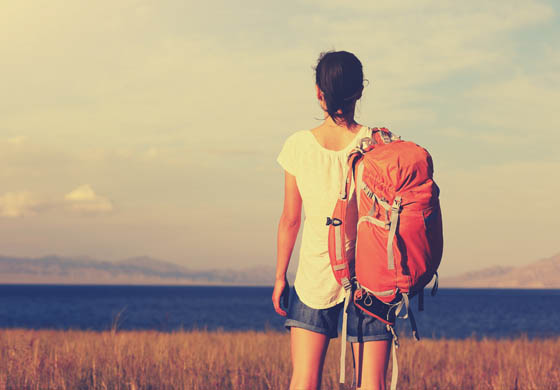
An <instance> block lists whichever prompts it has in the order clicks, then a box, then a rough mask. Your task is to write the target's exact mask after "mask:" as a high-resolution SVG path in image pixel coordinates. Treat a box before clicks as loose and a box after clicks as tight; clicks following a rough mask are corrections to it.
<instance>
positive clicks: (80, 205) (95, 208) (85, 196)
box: [64, 184, 113, 214]
mask: <svg viewBox="0 0 560 390" xmlns="http://www.w3.org/2000/svg"><path fill="white" fill-rule="evenodd" d="M64 202H65V205H66V208H67V209H68V210H70V211H72V212H77V213H79V214H100V213H109V212H111V211H113V203H112V202H111V201H110V200H109V199H108V198H105V197H103V196H99V195H97V194H96V193H95V192H94V191H93V189H92V188H91V186H90V185H89V184H84V185H81V186H79V187H77V188H76V189H74V190H72V191H71V192H69V193H68V194H66V195H64Z"/></svg>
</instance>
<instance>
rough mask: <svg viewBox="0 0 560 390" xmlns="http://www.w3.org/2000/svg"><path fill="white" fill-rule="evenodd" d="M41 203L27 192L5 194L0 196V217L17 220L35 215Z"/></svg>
mask: <svg viewBox="0 0 560 390" xmlns="http://www.w3.org/2000/svg"><path fill="white" fill-rule="evenodd" d="M42 205H43V203H42V202H41V201H40V200H38V199H37V197H36V196H35V195H33V194H32V193H31V192H29V191H22V192H7V193H5V194H4V195H3V196H0V217H7V218H17V217H24V216H29V215H35V214H37V212H38V211H39V210H40V209H41V208H42Z"/></svg>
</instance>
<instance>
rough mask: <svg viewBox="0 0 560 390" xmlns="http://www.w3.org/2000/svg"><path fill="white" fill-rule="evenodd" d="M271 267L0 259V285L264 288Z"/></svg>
mask: <svg viewBox="0 0 560 390" xmlns="http://www.w3.org/2000/svg"><path fill="white" fill-rule="evenodd" d="M274 271H275V270H274V267H273V266H260V267H250V268H244V269H235V270H233V269H220V270H203V271H200V270H191V269H189V268H186V267H183V266H181V265H178V264H173V263H170V262H167V261H163V260H158V259H154V258H151V257H147V256H142V257H131V258H128V259H124V260H120V261H101V260H95V259H92V258H89V257H80V258H66V257H60V256H54V255H53V256H44V257H39V258H23V257H7V256H0V283H10V284H13V283H47V284H51V283H53V284H54V283H56V284H168V285H189V284H225V285H267V286H271V285H272V284H273V283H274Z"/></svg>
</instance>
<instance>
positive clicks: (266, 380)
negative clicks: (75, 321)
mask: <svg viewBox="0 0 560 390" xmlns="http://www.w3.org/2000/svg"><path fill="white" fill-rule="evenodd" d="M338 353H339V341H338V340H336V341H335V342H333V343H332V344H331V348H330V350H329V354H328V357H327V361H326V365H325V374H324V378H323V389H336V388H338V384H337V379H338ZM0 354H1V356H0V390H4V389H14V390H25V389H49V390H54V389H67V390H80V389H104V390H121V389H122V390H139V389H151V390H165V389H199V390H201V389H204V390H206V389H232V390H233V389H235V390H240V389H250V390H258V389H286V388H287V386H288V382H289V375H290V358H289V335H288V333H284V332H274V331H267V332H206V331H184V332H175V333H161V332H156V331H107V332H88V331H72V330H71V331H53V330H40V331H34V330H23V329H5V330H0ZM398 354H399V368H400V376H399V377H400V378H399V389H430V390H432V389H446V390H447V389H461V390H467V389H473V390H474V389H476V390H484V389H535V390H545V389H550V390H553V389H559V388H560V338H555V339H543V340H528V339H526V338H520V339H514V340H502V341H496V340H475V339H469V340H463V341H457V340H427V339H426V340H422V341H420V342H415V341H412V340H408V339H402V338H401V347H400V348H399V350H398ZM351 364H352V363H351V357H349V359H348V364H347V369H348V374H350V370H351ZM350 378H351V376H350ZM347 388H348V389H350V385H348V387H347Z"/></svg>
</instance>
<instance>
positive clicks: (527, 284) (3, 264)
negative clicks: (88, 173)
mask: <svg viewBox="0 0 560 390" xmlns="http://www.w3.org/2000/svg"><path fill="white" fill-rule="evenodd" d="M288 279H289V280H290V281H293V279H294V278H293V275H292V274H290V275H289V276H288ZM273 282H274V266H273V265H271V266H258V267H250V268H243V269H235V270H234V269H220V270H203V271H201V270H192V269H189V268H187V267H183V266H181V265H178V264H174V263H170V262H167V261H162V260H158V259H154V258H151V257H147V256H143V257H131V258H127V259H124V260H120V261H101V260H96V259H92V258H89V257H78V258H66V257H60V256H54V255H53V256H44V257H39V258H24V257H8V256H0V283H2V284H4V283H6V284H13V283H46V284H166V285H190V284H198V285H207V284H216V285H249V286H250V285H255V286H258V285H261V286H271V285H272V284H273ZM440 285H441V286H442V287H464V288H560V253H559V254H557V255H555V256H552V257H550V258H546V259H542V260H538V261H536V262H534V263H531V264H528V265H525V266H521V267H491V268H486V269H482V270H479V271H475V272H468V273H465V274H462V275H458V276H453V277H446V276H445V275H441V277H440Z"/></svg>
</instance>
